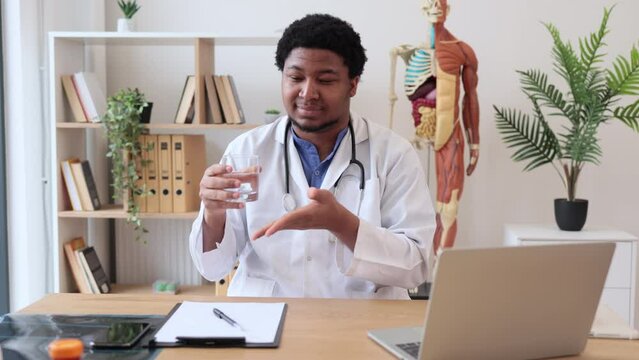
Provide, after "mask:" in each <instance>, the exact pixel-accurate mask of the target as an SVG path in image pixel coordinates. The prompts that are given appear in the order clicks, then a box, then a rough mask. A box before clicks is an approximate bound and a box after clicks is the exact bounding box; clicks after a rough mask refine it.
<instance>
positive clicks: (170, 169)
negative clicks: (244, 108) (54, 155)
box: [61, 135, 207, 213]
mask: <svg viewBox="0 0 639 360" xmlns="http://www.w3.org/2000/svg"><path fill="white" fill-rule="evenodd" d="M140 143H141V144H142V149H143V150H142V152H141V156H139V157H137V158H136V159H134V161H136V169H137V177H138V180H137V181H138V182H137V185H138V188H140V189H143V194H142V195H140V196H136V197H135V199H134V200H135V202H136V204H137V205H138V207H139V211H140V212H143V213H144V212H149V213H184V212H191V211H197V210H198V209H199V206H200V198H199V185H200V179H201V178H202V174H204V170H205V169H206V165H207V163H206V142H205V138H204V135H142V137H141V139H140ZM143 163H144V164H145V166H142V164H143ZM61 168H62V177H63V180H64V184H65V186H66V190H67V194H68V197H69V202H70V203H71V207H72V209H73V210H74V211H95V210H98V209H100V207H101V202H100V199H99V197H98V192H97V188H96V185H95V180H94V178H93V174H92V172H91V166H90V165H89V162H88V161H87V160H83V161H80V160H79V159H77V158H71V159H67V160H64V161H62V162H61Z"/></svg>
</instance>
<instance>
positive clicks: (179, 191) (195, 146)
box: [171, 135, 206, 213]
mask: <svg viewBox="0 0 639 360" xmlns="http://www.w3.org/2000/svg"><path fill="white" fill-rule="evenodd" d="M171 143H172V147H171V148H172V149H173V153H172V154H171V157H172V159H173V212H176V213H182V212H188V211H197V210H198V209H199V208H200V196H199V190H200V179H201V178H202V174H203V173H204V170H205V169H206V143H205V139H204V135H172V136H171Z"/></svg>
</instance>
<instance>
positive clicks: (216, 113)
mask: <svg viewBox="0 0 639 360" xmlns="http://www.w3.org/2000/svg"><path fill="white" fill-rule="evenodd" d="M204 87H205V89H206V103H207V106H206V117H204V118H203V119H206V122H207V123H211V124H224V123H226V124H243V123H244V122H245V117H244V111H243V110H242V105H241V103H240V98H239V96H238V92H237V88H236V87H235V81H234V80H233V77H232V76H231V75H207V76H204ZM194 118H195V76H193V75H189V76H187V77H186V81H185V82H184V89H183V90H182V97H181V99H180V104H179V106H178V110H177V113H176V114H175V123H176V124H191V123H193V119H194Z"/></svg>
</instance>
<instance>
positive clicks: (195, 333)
mask: <svg viewBox="0 0 639 360" xmlns="http://www.w3.org/2000/svg"><path fill="white" fill-rule="evenodd" d="M214 309H218V310H219V311H221V312H223V313H224V315H225V316H227V317H228V318H230V319H232V321H233V322H235V323H236V325H231V323H230V322H229V321H227V320H224V319H222V318H220V317H218V316H216V315H215V314H214V312H213V310H214ZM286 310H287V305H286V303H254V302H253V303H249V302H216V303H212V302H192V301H184V302H182V303H179V304H177V305H176V306H175V307H174V308H173V309H172V310H171V312H170V313H169V315H167V318H166V321H165V322H164V324H163V325H162V327H161V328H160V329H159V330H158V331H157V332H156V333H155V338H154V340H152V341H151V342H149V344H148V346H149V347H154V346H156V347H176V346H200V347H201V346H210V347H229V346H235V347H262V348H275V347H278V346H279V344H280V339H281V337H282V330H283V328H284V318H285V316H286ZM193 321H197V324H198V325H197V326H193Z"/></svg>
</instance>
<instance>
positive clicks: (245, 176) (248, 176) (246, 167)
mask: <svg viewBox="0 0 639 360" xmlns="http://www.w3.org/2000/svg"><path fill="white" fill-rule="evenodd" d="M220 164H222V165H230V166H231V167H232V168H233V172H230V173H228V174H224V177H227V178H232V179H237V180H239V181H240V187H237V188H226V189H224V190H225V191H229V192H237V193H240V197H239V198H237V199H233V200H229V201H233V202H250V201H255V200H257V196H258V190H259V172H260V163H259V158H258V157H257V155H249V154H227V155H224V156H223V157H222V161H221V162H220Z"/></svg>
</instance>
